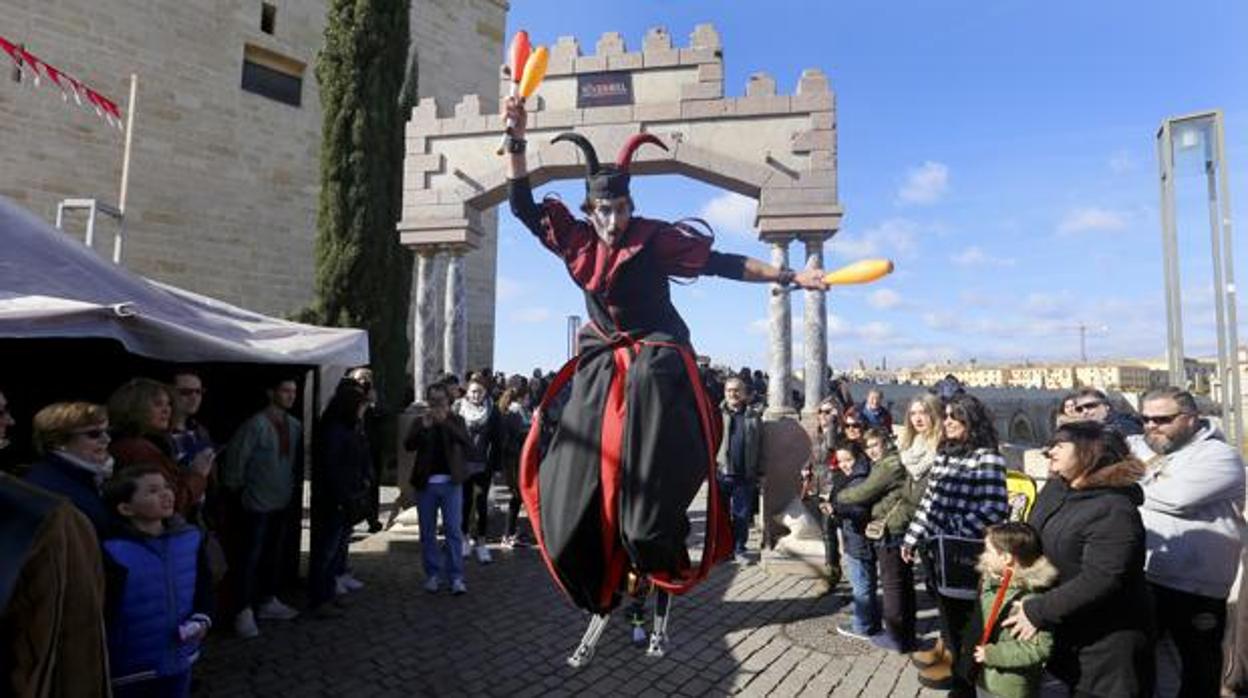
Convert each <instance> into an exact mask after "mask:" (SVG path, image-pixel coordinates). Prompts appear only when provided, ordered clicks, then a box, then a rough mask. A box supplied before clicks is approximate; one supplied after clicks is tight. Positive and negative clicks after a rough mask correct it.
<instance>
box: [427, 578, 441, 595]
mask: <svg viewBox="0 0 1248 698" xmlns="http://www.w3.org/2000/svg"><path fill="white" fill-rule="evenodd" d="M441 589H442V582H441V581H440V580H439V579H438V578H437V577H430V578H428V579H426V580H425V591H427V592H429V593H430V594H436V593H438V591H440V590H441Z"/></svg>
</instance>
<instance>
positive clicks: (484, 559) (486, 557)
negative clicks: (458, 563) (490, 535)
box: [477, 543, 494, 565]
mask: <svg viewBox="0 0 1248 698" xmlns="http://www.w3.org/2000/svg"><path fill="white" fill-rule="evenodd" d="M477 562H479V563H481V564H483V565H488V564H490V563H491V562H494V558H492V557H490V549H489V548H487V547H485V544H484V543H482V544H481V545H478V546H477Z"/></svg>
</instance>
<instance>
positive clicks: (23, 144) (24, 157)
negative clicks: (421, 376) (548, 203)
mask: <svg viewBox="0 0 1248 698" xmlns="http://www.w3.org/2000/svg"><path fill="white" fill-rule="evenodd" d="M273 4H275V5H276V6H277V21H276V31H275V34H274V35H268V34H265V33H262V32H261V31H260V12H261V10H260V7H261V2H260V0H181V1H179V2H148V1H145V0H61V1H60V2H56V3H49V2H47V0H3V13H2V15H3V22H2V23H0V33H3V35H4V36H5V37H6V38H8V39H9V40H11V41H14V42H15V43H24V44H26V46H27V48H28V49H29V50H30V51H31V52H32V53H34V54H35V55H37V56H39V57H40V58H42V59H43V60H46V61H47V62H49V63H51V64H52V65H54V66H56V67H58V68H60V69H62V70H65V71H67V72H69V73H70V74H72V75H74V76H75V77H77V78H78V79H80V80H82V81H83V82H85V83H86V84H87V85H89V86H91V87H93V88H94V89H96V90H98V91H100V92H101V93H103V94H104V95H105V96H107V97H109V98H111V99H113V100H114V101H116V102H117V103H118V104H120V105H122V106H123V109H124V105H125V101H126V96H127V89H128V88H127V81H128V77H127V76H128V75H129V74H130V73H137V74H138V75H139V80H140V83H139V97H138V101H137V104H138V106H139V109H138V115H137V117H136V119H135V140H134V155H133V162H132V170H131V172H132V175H131V182H130V195H129V202H128V206H127V208H128V216H127V219H128V220H127V226H126V229H127V237H126V243H125V249H124V253H123V260H122V261H123V264H125V266H126V267H128V268H130V269H132V270H134V271H136V272H138V273H140V274H144V275H147V276H150V277H153V278H155V279H158V280H160V281H164V282H167V283H172V284H175V285H178V286H182V287H185V288H188V289H191V290H194V291H197V292H200V293H204V294H207V295H210V296H213V297H216V298H220V299H222V300H225V301H228V302H231V303H236V304H239V305H242V306H245V307H248V308H251V309H254V310H258V311H261V312H266V313H271V314H277V315H285V314H287V313H289V312H291V311H293V310H296V309H298V308H300V307H302V306H304V305H306V304H307V303H308V302H309V301H310V300H311V295H312V283H313V279H312V274H313V240H314V238H315V232H316V206H317V192H318V189H319V167H318V157H319V141H320V127H321V110H320V96H319V93H318V91H317V85H316V80H315V76H314V69H315V61H316V52H317V50H318V48H319V46H320V44H321V34H322V29H323V26H324V17H325V0H273ZM412 4H413V9H412V34H413V43H414V45H416V46H417V47H418V49H419V51H420V57H421V66H420V68H421V71H420V72H421V88H422V89H421V93H422V95H428V96H435V97H439V98H441V99H442V100H443V101H445V102H447V103H453V102H454V100H455V99H458V97H459V96H460V95H461V94H464V93H479V94H494V93H496V90H497V85H498V64H499V60H500V58H501V56H502V44H503V32H504V26H505V22H506V12H507V7H508V6H507V3H506V2H505V1H504V0H457V1H456V2H439V1H437V0H413V3H412ZM248 43H250V44H254V45H256V46H259V47H261V48H264V49H269V50H272V51H276V52H278V53H280V54H282V55H284V56H286V57H289V58H292V59H295V60H297V61H300V62H302V63H304V64H305V65H306V68H305V71H304V80H303V91H302V105H301V106H300V107H298V108H296V107H291V106H288V105H285V104H282V103H279V102H276V101H273V100H270V99H267V98H265V97H262V96H259V95H255V94H252V93H250V92H245V91H243V90H242V89H241V88H240V82H241V72H242V63H243V51H244V46H245V45H246V44H248ZM3 63H4V67H5V70H4V71H2V72H0V123H2V124H4V127H3V128H0V153H3V154H4V167H0V194H2V195H4V196H8V197H10V198H13V199H15V200H16V201H17V202H18V203H20V204H22V205H24V206H26V207H28V208H30V209H31V210H33V211H34V212H35V213H36V214H38V215H39V216H41V217H43V218H45V219H47V220H49V221H51V220H53V218H54V216H55V211H56V204H57V202H59V201H60V200H61V199H63V198H66V197H83V196H85V197H98V198H101V199H103V200H105V201H107V202H109V203H116V200H117V194H118V184H119V179H120V172H121V152H122V133H121V132H120V131H118V130H116V129H113V128H110V127H109V126H107V125H106V124H105V123H104V122H103V121H102V120H101V119H99V118H97V117H96V116H95V115H94V113H93V112H91V111H89V110H87V109H84V108H77V107H74V106H73V104H72V101H71V102H70V103H69V104H66V103H64V102H62V100H61V97H60V94H59V91H58V90H56V89H55V88H54V87H50V86H47V85H44V86H42V87H39V88H34V87H33V86H31V85H29V84H24V83H23V84H19V83H16V82H14V81H12V80H11V78H10V71H9V70H8V63H7V57H5V59H4V62H3ZM74 223H75V224H76V228H75V230H81V220H78V221H74ZM102 229H103V231H104V232H105V233H108V234H107V235H105V241H110V240H111V229H112V226H111V225H110V224H108V223H104V224H102ZM489 239H490V242H489V245H491V246H492V245H493V244H494V239H495V236H493V235H490V236H489ZM493 265H494V252H493V248H492V247H491V248H490V249H489V250H488V251H486V250H483V253H482V254H479V255H474V258H473V259H471V260H470V262H469V265H468V266H469V270H468V279H467V282H468V284H467V289H468V298H469V304H470V311H469V322H470V327H471V329H470V342H471V344H470V346H472V347H473V348H474V349H475V350H477V352H478V353H474V354H473V355H472V356H470V363H471V364H472V365H477V364H480V363H483V362H486V361H488V358H489V356H490V355H491V354H492V346H491V345H492V337H493Z"/></svg>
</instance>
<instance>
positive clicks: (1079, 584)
mask: <svg viewBox="0 0 1248 698" xmlns="http://www.w3.org/2000/svg"><path fill="white" fill-rule="evenodd" d="M1143 472H1144V465H1143V463H1140V462H1139V461H1137V460H1134V459H1131V460H1128V461H1124V462H1122V463H1118V464H1116V465H1111V466H1107V467H1105V468H1102V469H1101V470H1098V471H1096V472H1095V473H1093V474H1092V476H1091V477H1090V478H1089V480H1090V481H1089V482H1088V483H1087V484H1086V485H1081V487H1080V489H1072V488H1071V487H1070V486H1069V485H1067V484H1066V482H1065V481H1063V480H1062V479H1060V478H1056V477H1055V478H1052V479H1050V480H1049V482H1048V483H1047V484H1046V485H1045V486H1044V489H1042V490H1041V491H1040V495H1039V497H1038V498H1037V500H1036V505H1035V508H1034V509H1033V510H1032V512H1031V517H1030V518H1029V520H1028V523H1030V524H1031V525H1032V527H1034V528H1035V529H1036V530H1037V531H1039V532H1040V539H1041V542H1042V544H1043V546H1044V554H1045V557H1047V558H1048V559H1049V561H1050V562H1052V563H1053V564H1054V565H1055V566H1056V567H1057V570H1058V575H1059V576H1058V584H1057V586H1056V587H1054V588H1053V589H1051V590H1049V591H1046V592H1045V593H1043V594H1039V595H1037V596H1034V597H1032V598H1031V599H1029V600H1028V601H1027V602H1026V603H1025V604H1024V610H1025V612H1026V614H1027V618H1028V619H1030V620H1031V621H1032V623H1034V624H1035V625H1036V626H1037V627H1039V628H1040V629H1042V630H1051V631H1053V653H1052V656H1051V657H1050V658H1049V670H1050V671H1051V672H1052V673H1053V674H1054V675H1055V676H1057V677H1058V678H1060V679H1062V680H1063V681H1065V682H1066V683H1067V684H1069V685H1070V686H1072V687H1073V688H1074V689H1075V690H1076V691H1077V692H1080V693H1082V694H1087V695H1094V696H1113V697H1114V698H1118V697H1119V696H1122V697H1124V698H1126V697H1128V696H1145V695H1152V686H1153V633H1152V620H1151V615H1150V614H1151V610H1150V609H1151V605H1150V603H1149V596H1148V587H1147V584H1146V582H1145V579H1144V525H1143V523H1142V522H1141V520H1140V512H1139V505H1140V504H1141V503H1143V501H1144V493H1143V491H1142V490H1141V489H1140V487H1139V485H1137V484H1135V482H1136V480H1138V479H1139V477H1140V476H1141V475H1142V474H1143Z"/></svg>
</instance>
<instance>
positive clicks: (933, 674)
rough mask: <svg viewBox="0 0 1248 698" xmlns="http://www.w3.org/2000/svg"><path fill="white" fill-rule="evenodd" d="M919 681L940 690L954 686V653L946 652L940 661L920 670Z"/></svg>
mask: <svg viewBox="0 0 1248 698" xmlns="http://www.w3.org/2000/svg"><path fill="white" fill-rule="evenodd" d="M919 683H920V684H922V685H924V686H926V687H928V688H932V689H935V690H938V691H947V690H949V689H950V688H953V655H951V654H950V653H948V652H945V654H944V656H942V657H941V658H940V661H938V662H936V663H935V664H933V665H931V666H929V667H927V668H926V669H920V670H919Z"/></svg>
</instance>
